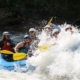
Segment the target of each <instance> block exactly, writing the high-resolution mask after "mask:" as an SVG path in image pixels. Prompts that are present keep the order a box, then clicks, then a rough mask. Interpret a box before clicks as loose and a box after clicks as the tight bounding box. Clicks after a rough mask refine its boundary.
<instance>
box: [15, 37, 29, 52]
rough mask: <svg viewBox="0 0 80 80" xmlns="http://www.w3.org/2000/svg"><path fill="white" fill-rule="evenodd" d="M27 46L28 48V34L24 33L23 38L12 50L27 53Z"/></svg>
mask: <svg viewBox="0 0 80 80" xmlns="http://www.w3.org/2000/svg"><path fill="white" fill-rule="evenodd" d="M29 48H30V36H29V35H24V40H23V41H22V42H20V43H18V44H17V45H16V46H15V48H14V51H15V53H17V52H23V53H26V54H27V53H28V50H29Z"/></svg>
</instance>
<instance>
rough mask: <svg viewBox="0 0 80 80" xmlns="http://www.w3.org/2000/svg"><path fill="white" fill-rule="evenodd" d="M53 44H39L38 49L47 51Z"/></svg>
mask: <svg viewBox="0 0 80 80" xmlns="http://www.w3.org/2000/svg"><path fill="white" fill-rule="evenodd" d="M51 46H52V45H40V46H38V49H39V50H40V51H41V52H45V51H47V50H48V49H49V48H50V47H51Z"/></svg>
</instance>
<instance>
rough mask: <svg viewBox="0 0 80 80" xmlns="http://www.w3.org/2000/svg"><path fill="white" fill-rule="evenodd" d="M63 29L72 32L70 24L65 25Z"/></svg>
mask: <svg viewBox="0 0 80 80" xmlns="http://www.w3.org/2000/svg"><path fill="white" fill-rule="evenodd" d="M65 31H70V32H71V33H73V30H72V27H71V25H66V28H65Z"/></svg>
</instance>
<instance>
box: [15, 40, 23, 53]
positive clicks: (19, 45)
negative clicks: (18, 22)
mask: <svg viewBox="0 0 80 80" xmlns="http://www.w3.org/2000/svg"><path fill="white" fill-rule="evenodd" d="M22 46H23V43H22V42H20V43H18V44H17V45H16V46H15V48H14V51H15V53H17V52H18V49H19V48H21V47H22Z"/></svg>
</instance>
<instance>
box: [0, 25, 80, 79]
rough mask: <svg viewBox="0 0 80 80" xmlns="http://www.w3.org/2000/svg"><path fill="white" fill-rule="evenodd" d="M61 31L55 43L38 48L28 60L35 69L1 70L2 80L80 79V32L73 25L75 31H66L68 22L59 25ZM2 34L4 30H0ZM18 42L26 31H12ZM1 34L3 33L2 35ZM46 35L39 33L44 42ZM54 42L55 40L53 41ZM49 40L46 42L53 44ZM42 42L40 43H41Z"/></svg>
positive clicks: (14, 38)
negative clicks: (48, 46)
mask: <svg viewBox="0 0 80 80" xmlns="http://www.w3.org/2000/svg"><path fill="white" fill-rule="evenodd" d="M59 26H60V27H61V33H60V34H59V36H58V39H57V40H56V42H55V44H54V45H52V46H51V47H50V48H49V49H48V50H47V51H45V52H44V51H40V50H38V49H37V50H36V51H35V53H34V55H36V54H38V56H33V57H31V58H29V59H28V61H29V62H30V63H31V64H33V65H36V66H37V69H36V70H35V71H29V72H26V73H21V72H14V71H5V70H0V80H80V33H79V30H78V29H77V28H74V26H72V28H73V31H74V33H73V34H71V33H70V32H65V31H64V28H65V27H66V26H67V24H63V25H59ZM0 33H1V34H2V32H0ZM11 34H12V37H11V38H12V39H13V40H14V41H15V42H16V43H18V42H19V41H22V40H23V36H24V34H26V32H11ZM0 36H1V35H0ZM44 37H45V36H44V35H43V34H41V35H39V38H41V40H42V42H41V43H44V41H45V39H44ZM52 42H53V41H52ZM52 42H51V41H48V42H47V43H46V44H49V43H50V44H51V43H52ZM41 43H40V44H41Z"/></svg>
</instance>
